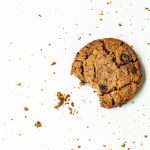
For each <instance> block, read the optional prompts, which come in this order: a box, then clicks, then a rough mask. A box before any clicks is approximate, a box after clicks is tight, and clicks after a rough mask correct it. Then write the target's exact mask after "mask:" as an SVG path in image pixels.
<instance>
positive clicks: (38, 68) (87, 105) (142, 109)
mask: <svg viewBox="0 0 150 150" xmlns="http://www.w3.org/2000/svg"><path fill="white" fill-rule="evenodd" d="M107 2H109V1H107V0H0V150H10V149H11V150H71V149H72V148H73V149H74V150H76V149H78V148H77V147H78V146H79V145H81V148H80V149H81V150H111V149H112V150H121V149H126V150H127V149H128V148H131V150H148V149H149V148H150V45H148V43H150V11H147V10H145V7H148V8H150V1H149V0H141V1H140V0H139V1H137V0H112V4H109V5H108V4H106V3H107ZM101 11H103V14H104V15H103V16H102V15H100V13H101ZM116 11H117V12H116ZM39 14H40V15H41V16H42V17H40V16H39ZM100 18H101V19H102V21H100ZM119 23H121V24H122V26H118V24H119ZM89 33H90V34H91V36H90V35H89ZM79 37H81V39H80V40H78V38H79ZM104 37H114V38H120V39H122V40H124V41H126V42H127V43H129V44H130V45H132V46H133V47H134V49H135V51H136V53H137V54H138V56H139V58H140V60H141V63H142V67H143V71H144V74H145V75H144V76H145V77H144V83H143V86H142V88H141V89H140V91H139V92H138V94H137V95H136V97H135V98H133V99H132V101H130V102H129V103H128V104H126V105H124V106H123V107H121V108H115V109H110V110H107V109H104V108H101V107H100V104H99V100H98V97H97V95H96V93H93V89H91V88H90V87H88V86H83V87H81V88H80V89H79V88H78V86H79V80H78V79H76V78H75V77H73V76H70V69H71V63H72V61H73V58H74V56H75V53H76V52H77V51H78V50H79V49H80V48H81V47H83V46H84V45H85V44H86V43H88V42H90V41H92V40H94V39H98V38H104ZM48 44H51V46H49V45H48ZM52 61H56V62H57V64H56V65H55V66H50V64H51V62H52ZM53 72H56V75H54V74H53ZM18 82H21V83H22V86H21V87H18V86H16V83H18ZM41 89H43V91H41ZM57 91H61V92H63V93H71V92H72V94H71V100H72V101H74V103H75V108H77V110H78V112H79V113H78V114H76V115H74V116H72V115H70V114H69V111H68V108H67V106H65V107H62V108H60V109H59V110H55V109H54V105H55V104H57V98H56V92H57ZM133 102H134V103H133ZM25 106H27V107H28V108H29V111H28V112H25V111H24V107H25ZM24 116H27V118H24ZM12 119H13V120H12ZM36 121H40V122H41V123H42V127H41V128H36V127H34V124H35V122H36ZM87 126H88V128H87ZM144 135H148V137H147V138H145V137H144ZM77 139H79V140H77ZM125 141H126V146H125V148H122V147H121V144H122V143H124V142H125ZM103 145H106V147H103Z"/></svg>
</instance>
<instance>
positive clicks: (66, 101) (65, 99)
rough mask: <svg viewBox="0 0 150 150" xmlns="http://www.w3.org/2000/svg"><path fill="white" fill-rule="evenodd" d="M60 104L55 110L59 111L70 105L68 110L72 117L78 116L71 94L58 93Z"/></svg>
mask: <svg viewBox="0 0 150 150" xmlns="http://www.w3.org/2000/svg"><path fill="white" fill-rule="evenodd" d="M56 96H57V98H58V100H59V102H58V104H57V105H55V106H54V108H55V109H57V110H58V109H59V108H60V107H61V106H65V105H69V106H68V110H69V114H70V115H75V114H78V111H77V110H76V109H75V108H74V102H73V101H70V94H62V93H61V92H57V94H56Z"/></svg>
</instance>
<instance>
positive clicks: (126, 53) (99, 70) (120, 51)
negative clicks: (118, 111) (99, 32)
mask: <svg viewBox="0 0 150 150" xmlns="http://www.w3.org/2000/svg"><path fill="white" fill-rule="evenodd" d="M71 74H74V75H75V76H76V77H78V78H79V79H80V81H81V82H85V83H88V84H89V85H90V86H92V87H93V88H95V89H96V90H97V92H98V96H99V98H100V101H101V106H102V107H105V108H112V107H117V106H122V105H123V104H125V103H127V102H128V101H129V100H130V99H131V98H132V97H133V96H134V95H135V93H136V92H137V91H138V89H139V87H140V85H141V78H142V71H141V66H140V62H139V60H138V57H137V55H136V53H135V52H134V51H133V49H132V48H131V47H130V46H129V45H128V44H127V43H125V42H123V41H121V40H119V39H113V38H105V39H98V40H95V41H92V42H90V43H88V44H87V45H86V46H84V47H83V48H82V49H80V51H79V52H78V53H77V54H76V56H75V59H74V61H73V63H72V69H71Z"/></svg>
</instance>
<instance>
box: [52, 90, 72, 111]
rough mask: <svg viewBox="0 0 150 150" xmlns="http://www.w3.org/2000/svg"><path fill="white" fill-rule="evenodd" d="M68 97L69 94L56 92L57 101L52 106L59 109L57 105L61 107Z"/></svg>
mask: <svg viewBox="0 0 150 150" xmlns="http://www.w3.org/2000/svg"><path fill="white" fill-rule="evenodd" d="M69 97H70V95H69V94H67V95H65V94H62V93H61V92H57V98H58V100H59V102H58V104H57V105H56V106H54V108H55V109H59V107H61V106H62V105H64V103H65V102H66V101H68V98H69Z"/></svg>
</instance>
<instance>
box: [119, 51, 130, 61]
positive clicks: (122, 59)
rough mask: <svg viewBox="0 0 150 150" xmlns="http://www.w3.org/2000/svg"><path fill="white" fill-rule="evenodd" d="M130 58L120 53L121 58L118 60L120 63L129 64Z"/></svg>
mask: <svg viewBox="0 0 150 150" xmlns="http://www.w3.org/2000/svg"><path fill="white" fill-rule="evenodd" d="M130 58H131V57H130V56H129V55H127V54H125V53H122V54H121V56H120V59H121V61H124V62H129V61H130Z"/></svg>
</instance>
